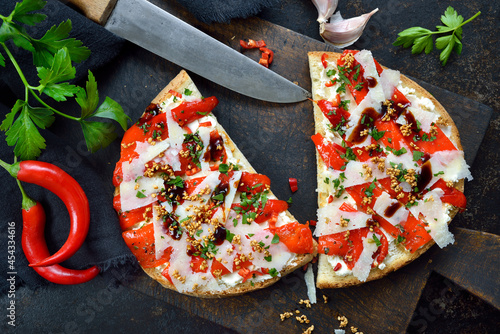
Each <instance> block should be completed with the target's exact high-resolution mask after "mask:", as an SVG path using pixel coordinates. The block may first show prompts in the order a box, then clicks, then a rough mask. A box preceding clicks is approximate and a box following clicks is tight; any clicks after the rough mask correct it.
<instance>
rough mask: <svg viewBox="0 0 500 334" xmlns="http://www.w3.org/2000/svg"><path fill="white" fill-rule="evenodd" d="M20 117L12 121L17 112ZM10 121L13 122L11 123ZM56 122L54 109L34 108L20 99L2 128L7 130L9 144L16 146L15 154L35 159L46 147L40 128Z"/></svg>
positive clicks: (21, 157) (23, 158)
mask: <svg viewBox="0 0 500 334" xmlns="http://www.w3.org/2000/svg"><path fill="white" fill-rule="evenodd" d="M19 110H21V112H20V114H19V117H18V118H17V119H16V120H15V121H14V122H13V123H12V121H13V118H14V117H15V115H16V114H17V112H18V111H19ZM9 122H10V123H11V124H9ZM52 122H54V116H53V113H52V111H50V110H49V109H45V108H33V107H31V106H30V105H29V104H28V103H27V102H25V101H21V100H18V101H17V102H16V104H15V105H14V108H12V111H11V112H10V113H9V114H8V115H7V118H6V119H5V120H4V122H3V123H2V126H1V129H2V130H4V131H5V129H6V128H7V125H9V129H8V130H7V131H6V133H5V134H6V135H7V137H6V141H7V145H9V146H15V147H14V154H15V155H16V156H17V157H19V158H20V159H22V160H30V159H34V158H36V157H37V156H39V155H40V153H41V150H42V149H44V148H45V147H46V145H45V139H43V137H42V135H41V134H40V132H39V131H38V128H37V127H39V128H41V129H45V128H47V127H49V126H50V125H51V124H52Z"/></svg>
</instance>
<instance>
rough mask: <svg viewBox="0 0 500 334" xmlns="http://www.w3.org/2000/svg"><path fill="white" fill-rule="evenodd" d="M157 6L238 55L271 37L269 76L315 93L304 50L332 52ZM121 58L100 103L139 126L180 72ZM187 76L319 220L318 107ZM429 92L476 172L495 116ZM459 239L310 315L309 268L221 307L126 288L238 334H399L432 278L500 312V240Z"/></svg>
mask: <svg viewBox="0 0 500 334" xmlns="http://www.w3.org/2000/svg"><path fill="white" fill-rule="evenodd" d="M152 2H153V3H155V4H157V5H158V6H160V7H163V8H165V9H166V10H168V11H169V12H171V13H172V14H174V15H177V16H179V17H181V18H182V19H183V20H185V21H187V22H189V23H191V24H192V25H194V26H196V27H198V28H199V29H201V30H203V31H205V32H207V33H208V34H209V35H212V36H213V37H215V38H216V39H218V40H219V41H222V42H224V43H226V44H228V45H229V46H231V47H233V48H235V49H237V50H239V49H240V48H239V40H240V39H245V38H252V39H256V40H257V39H264V40H265V41H266V43H267V45H268V47H269V48H270V49H272V50H274V51H275V58H274V62H273V64H272V66H271V69H272V70H273V71H275V72H277V73H279V74H281V75H282V76H284V77H286V78H288V79H289V80H291V81H294V82H297V83H298V84H299V85H300V86H302V87H303V88H305V89H308V90H310V79H309V70H308V65H307V51H310V50H325V51H334V50H333V49H332V48H330V47H327V46H326V45H325V44H324V43H321V42H319V41H316V40H313V39H311V38H308V37H305V36H303V35H300V34H297V33H295V32H293V31H290V30H288V29H284V28H282V27H279V26H276V25H273V24H271V23H268V22H266V21H262V20H259V19H247V20H233V21H232V22H231V24H230V25H226V24H213V25H210V26H208V25H204V24H201V23H199V22H197V21H196V20H195V19H194V18H192V17H191V16H190V15H189V14H188V13H186V12H185V11H184V10H183V9H182V8H181V7H178V6H177V5H176V4H172V3H170V2H163V1H152ZM200 53H203V49H200ZM245 54H246V55H248V56H249V57H251V58H254V59H255V60H258V58H259V57H260V53H259V51H258V50H246V51H245ZM123 55H124V56H123V57H120V59H119V60H118V61H117V63H115V64H113V65H112V66H110V67H109V68H108V69H106V70H105V71H103V73H101V77H98V80H99V82H100V87H103V88H102V91H103V92H102V95H109V96H113V98H115V99H116V100H117V101H118V102H119V103H121V104H122V105H123V106H125V111H126V112H127V113H128V114H129V115H130V116H131V118H132V119H137V118H138V117H139V116H140V115H141V114H142V112H143V110H144V108H145V107H146V106H147V105H148V104H149V102H150V101H151V99H152V98H153V97H154V96H156V94H157V92H158V91H160V90H161V89H162V88H163V87H164V86H165V85H166V84H167V83H168V82H169V81H170V80H171V79H172V78H173V77H174V76H175V75H176V74H177V73H178V72H179V71H180V69H181V68H180V67H178V66H176V65H174V64H171V63H169V62H168V61H165V60H163V59H161V58H159V57H157V56H155V55H153V54H151V53H149V52H147V51H145V50H143V49H140V48H137V47H135V46H131V45H130V46H128V47H126V50H125V52H124V53H123ZM395 69H397V68H395ZM190 74H191V75H192V78H193V80H194V81H195V83H196V84H197V86H198V87H199V89H200V91H201V92H202V94H204V95H205V96H211V95H215V96H216V97H217V98H218V99H219V101H220V104H219V106H218V107H217V108H216V110H215V112H214V113H215V114H216V116H217V118H218V119H219V122H220V123H221V124H222V125H223V126H224V128H225V129H226V130H227V131H228V133H229V134H230V136H231V137H232V139H233V140H234V141H235V142H236V143H237V145H238V146H239V147H240V149H241V150H242V151H243V153H244V154H245V155H246V157H247V158H248V160H249V161H250V162H251V163H252V165H253V166H254V167H255V168H256V169H257V170H258V171H259V172H260V173H263V174H266V175H268V176H269V177H270V178H271V180H272V189H273V191H274V192H275V194H276V195H277V196H278V197H279V198H281V199H287V198H289V197H290V196H291V197H292V199H293V205H292V206H291V208H290V211H291V212H292V213H293V214H294V215H295V217H296V218H297V219H298V220H299V221H301V222H305V221H307V220H310V219H316V218H315V217H316V208H317V206H316V193H315V189H316V166H315V148H314V145H313V143H312V141H311V140H310V136H311V135H313V134H314V121H313V115H312V104H311V102H310V101H304V102H301V103H296V104H288V105H284V104H273V103H267V102H262V101H257V100H253V99H250V98H247V97H245V96H242V95H239V94H236V93H234V92H232V91H230V90H227V89H225V88H223V87H220V86H218V85H215V84H213V83H211V82H210V81H208V80H206V79H204V78H201V77H199V76H197V75H194V74H192V73H190ZM422 85H423V86H424V88H426V89H427V90H428V91H429V92H431V93H432V94H433V95H434V96H435V97H436V98H437V99H438V100H439V101H440V102H441V103H442V104H443V105H444V107H445V108H446V109H447V110H448V111H449V113H450V114H451V115H452V117H453V119H454V120H455V122H456V123H457V126H458V128H459V131H460V133H461V136H462V144H463V146H464V150H465V155H466V159H467V161H468V163H469V164H470V165H471V164H472V161H473V160H474V158H475V155H476V152H477V150H478V148H479V146H480V144H481V141H482V138H483V137H484V134H485V131H486V128H487V126H488V123H489V119H490V117H491V113H492V111H491V109H490V108H489V107H487V106H484V105H482V104H479V103H477V102H474V101H472V100H469V99H466V98H464V97H462V96H458V95H456V94H453V93H451V92H449V91H446V90H443V89H440V88H438V87H435V86H431V85H427V84H425V83H422ZM472 115H474V117H472ZM478 116H479V117H478ZM112 158H116V159H117V157H112ZM110 168H111V167H110ZM289 177H295V178H297V179H298V181H299V191H298V192H296V193H295V194H293V196H292V194H291V192H290V190H289V186H288V178H289ZM452 231H453V233H454V234H455V237H456V239H457V241H456V243H455V244H454V245H453V246H449V247H447V248H446V249H444V250H440V249H439V248H438V247H436V246H434V247H433V248H431V249H430V250H429V251H428V252H427V253H426V254H424V255H423V256H422V257H420V258H419V259H418V260H416V261H415V262H413V263H412V264H410V265H408V266H406V267H404V268H402V269H401V270H399V271H397V272H395V273H392V274H390V275H389V276H388V277H386V278H383V279H381V280H378V281H374V282H369V283H367V284H363V285H361V286H359V287H352V288H345V289H334V290H318V291H317V294H318V301H319V303H318V304H317V305H313V307H312V308H310V309H308V308H305V307H304V306H303V305H300V304H299V303H298V302H299V300H300V299H307V292H306V286H305V282H304V279H303V276H304V271H303V270H297V271H296V272H294V273H293V274H291V275H289V276H287V277H285V278H283V279H282V280H281V281H280V282H278V283H277V284H275V285H274V286H272V287H270V288H267V289H264V290H260V291H256V292H253V293H250V294H246V295H243V296H240V297H234V298H227V299H219V300H205V299H198V298H193V297H187V296H184V295H181V294H178V293H175V292H172V291H170V290H166V289H163V288H162V287H161V286H160V285H159V284H157V283H156V282H154V281H152V280H151V279H150V278H149V277H147V276H146V275H143V276H141V277H139V278H138V279H136V280H134V281H132V282H129V283H127V286H128V287H129V288H131V289H134V290H137V291H139V292H142V293H145V294H147V295H149V296H152V297H154V298H157V299H160V300H163V301H166V302H168V303H170V304H172V305H175V306H176V307H179V308H181V309H184V310H186V311H187V312H189V313H190V314H195V315H197V316H200V317H202V318H205V319H207V320H210V321H212V322H215V323H217V324H220V325H222V326H224V327H227V328H231V329H233V330H236V331H239V332H245V333H252V332H255V333H264V332H278V333H284V332H286V333H300V332H302V331H304V330H305V329H306V328H307V327H309V326H310V325H314V326H315V331H314V333H331V332H332V331H333V329H336V328H339V322H338V321H337V320H336V317H337V316H338V315H345V316H346V317H347V318H348V319H349V326H351V325H354V326H356V327H358V328H359V329H360V330H361V331H364V332H365V333H376V332H384V333H401V332H404V331H405V329H406V328H407V326H408V323H409V322H410V320H411V317H412V315H413V312H414V309H415V306H416V304H417V302H418V300H419V297H420V294H421V292H422V289H423V288H424V286H425V284H426V281H427V279H428V277H429V274H430V272H431V271H432V270H435V271H437V272H438V273H440V274H442V275H444V276H445V277H447V278H449V279H451V280H453V281H454V282H456V283H457V284H459V285H460V286H462V287H464V288H466V289H467V290H468V291H470V292H472V293H474V294H476V295H478V296H479V297H481V298H483V299H484V300H486V301H488V302H489V303H491V304H493V305H494V306H495V307H497V308H498V307H500V294H499V291H498V286H497V284H496V280H497V278H498V277H499V270H498V268H500V266H499V263H498V262H499V261H498V257H496V256H492V254H493V255H494V254H498V250H499V246H500V241H499V239H500V238H499V237H498V236H495V235H491V234H487V233H480V232H476V231H470V230H465V229H455V228H452ZM431 259H432V262H431V261H430V260H431ZM315 269H316V268H315ZM476 273H481V277H480V278H478V276H477V275H476ZM323 295H325V296H326V297H327V298H328V302H327V303H323ZM296 310H298V311H299V312H300V314H297V315H299V316H300V315H302V314H305V315H306V316H307V318H308V319H309V320H310V323H309V324H300V323H299V322H297V321H296V320H295V319H294V318H290V319H287V320H285V321H284V322H281V321H280V317H279V315H280V313H283V312H285V311H292V312H295V311H296Z"/></svg>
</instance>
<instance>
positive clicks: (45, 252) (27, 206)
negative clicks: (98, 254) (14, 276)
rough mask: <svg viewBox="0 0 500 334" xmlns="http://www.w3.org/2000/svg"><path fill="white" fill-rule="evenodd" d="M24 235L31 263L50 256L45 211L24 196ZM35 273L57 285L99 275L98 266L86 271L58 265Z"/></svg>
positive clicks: (23, 242) (24, 246)
mask: <svg viewBox="0 0 500 334" xmlns="http://www.w3.org/2000/svg"><path fill="white" fill-rule="evenodd" d="M22 213H23V233H22V236H21V243H22V247H23V251H24V255H26V259H27V260H28V262H30V263H37V262H40V261H42V260H43V259H45V258H48V257H49V256H50V253H49V249H48V248H47V244H46V242H45V238H44V229H45V211H44V210H43V207H42V205H41V204H40V203H38V202H34V201H32V200H29V199H28V198H26V199H25V198H24V196H23V210H22ZM33 269H35V271H36V272H37V273H38V274H39V275H40V276H42V277H43V278H45V279H46V280H48V281H50V282H52V283H56V284H66V285H69V284H80V283H85V282H88V281H90V280H91V279H93V278H94V277H96V276H97V274H98V273H99V269H98V268H97V266H93V267H91V268H88V269H84V270H76V269H68V268H65V267H62V266H60V265H58V264H53V265H50V266H46V267H34V268H33Z"/></svg>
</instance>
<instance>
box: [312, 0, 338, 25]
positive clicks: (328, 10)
mask: <svg viewBox="0 0 500 334" xmlns="http://www.w3.org/2000/svg"><path fill="white" fill-rule="evenodd" d="M312 2H313V4H314V6H316V9H317V10H318V22H319V23H323V22H326V21H328V19H329V18H330V16H332V14H333V12H335V9H337V4H338V3H339V0H312Z"/></svg>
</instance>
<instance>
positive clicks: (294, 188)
mask: <svg viewBox="0 0 500 334" xmlns="http://www.w3.org/2000/svg"><path fill="white" fill-rule="evenodd" d="M288 183H289V184H290V190H291V191H292V193H294V192H296V191H297V190H299V186H298V184H297V183H298V182H297V179H296V178H293V177H291V178H289V179H288Z"/></svg>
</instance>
